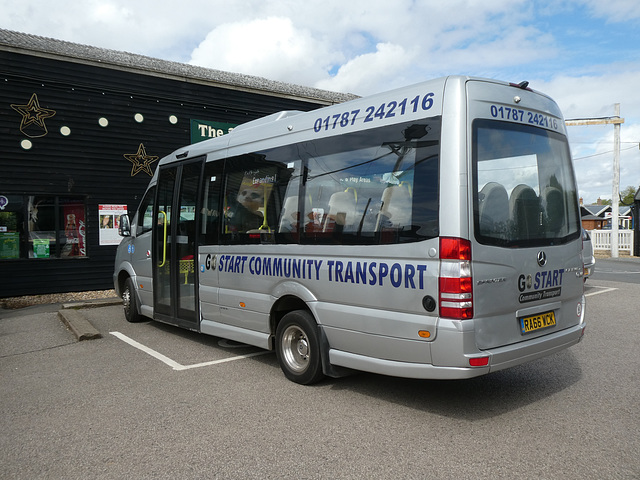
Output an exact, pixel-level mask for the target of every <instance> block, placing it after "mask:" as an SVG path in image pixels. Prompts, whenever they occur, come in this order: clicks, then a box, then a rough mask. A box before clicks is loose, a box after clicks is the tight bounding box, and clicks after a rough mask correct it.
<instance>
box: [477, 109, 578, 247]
mask: <svg viewBox="0 0 640 480" xmlns="http://www.w3.org/2000/svg"><path fill="white" fill-rule="evenodd" d="M473 173H474V187H475V188H474V190H475V191H474V223H475V235H476V239H477V240H478V241H479V242H480V243H483V244H487V245H498V246H509V247H522V246H543V245H553V244H559V243H566V242H567V241H569V240H572V239H575V238H577V235H579V233H580V225H579V218H580V217H579V214H578V210H577V204H576V202H575V201H574V199H575V198H576V191H575V180H574V177H573V173H572V168H571V158H570V156H569V146H568V144H567V140H566V137H564V136H563V135H560V134H558V133H555V132H551V131H548V130H544V129H542V128H537V127H532V126H529V125H520V124H512V123H506V122H500V121H495V120H480V119H478V120H476V121H474V124H473Z"/></svg>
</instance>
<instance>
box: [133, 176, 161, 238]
mask: <svg viewBox="0 0 640 480" xmlns="http://www.w3.org/2000/svg"><path fill="white" fill-rule="evenodd" d="M155 193H156V189H155V187H154V188H150V189H149V191H147V194H146V195H145V196H144V198H143V199H142V202H140V207H139V208H138V226H137V232H136V235H142V234H143V233H147V232H149V231H151V230H152V229H153V200H154V197H155Z"/></svg>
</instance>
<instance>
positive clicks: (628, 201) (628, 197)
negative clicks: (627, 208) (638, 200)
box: [620, 186, 638, 205]
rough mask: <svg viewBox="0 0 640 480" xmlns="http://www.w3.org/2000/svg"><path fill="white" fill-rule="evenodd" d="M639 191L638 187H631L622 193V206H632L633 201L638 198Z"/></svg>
mask: <svg viewBox="0 0 640 480" xmlns="http://www.w3.org/2000/svg"><path fill="white" fill-rule="evenodd" d="M637 191H638V189H637V188H636V187H632V186H629V187H627V188H625V189H624V190H622V191H621V192H620V199H621V201H620V205H632V204H633V199H634V197H635V196H636V192H637Z"/></svg>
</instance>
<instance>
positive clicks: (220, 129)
mask: <svg viewBox="0 0 640 480" xmlns="http://www.w3.org/2000/svg"><path fill="white" fill-rule="evenodd" d="M237 126H238V124H237V123H224V122H210V121H209V120H194V119H191V143H197V142H202V141H203V140H209V139H210V138H216V137H221V136H222V135H226V134H227V133H229V132H230V131H231V130H233V129H234V128H235V127H237Z"/></svg>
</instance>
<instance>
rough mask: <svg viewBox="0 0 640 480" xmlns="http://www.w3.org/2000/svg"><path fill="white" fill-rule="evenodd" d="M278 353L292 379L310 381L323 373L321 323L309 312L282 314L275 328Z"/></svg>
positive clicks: (309, 382)
mask: <svg viewBox="0 0 640 480" xmlns="http://www.w3.org/2000/svg"><path fill="white" fill-rule="evenodd" d="M276 356H277V357H278V362H279V363H280V368H281V369H282V371H283V373H284V375H285V377H287V378H288V379H289V380H291V381H293V382H296V383H299V384H301V385H310V384H312V383H316V382H318V381H320V380H321V379H322V378H323V377H324V374H323V373H322V362H321V359H320V342H319V339H318V327H317V325H316V322H315V320H314V319H313V316H312V315H311V314H310V313H309V312H307V311H305V310H297V311H293V312H289V313H287V314H286V315H285V316H284V317H282V320H281V321H280V323H279V324H278V328H277V329H276Z"/></svg>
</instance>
